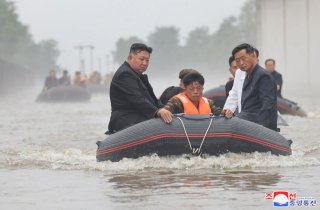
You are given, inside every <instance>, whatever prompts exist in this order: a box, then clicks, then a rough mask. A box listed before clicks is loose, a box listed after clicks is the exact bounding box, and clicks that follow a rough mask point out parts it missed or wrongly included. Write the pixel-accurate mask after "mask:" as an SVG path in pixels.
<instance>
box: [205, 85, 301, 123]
mask: <svg viewBox="0 0 320 210" xmlns="http://www.w3.org/2000/svg"><path fill="white" fill-rule="evenodd" d="M203 96H204V97H207V98H210V99H213V100H214V102H215V103H216V104H217V106H219V107H221V108H222V107H223V106H224V103H225V102H226V90H225V87H224V86H223V85H222V86H219V87H217V88H213V89H210V90H208V91H206V92H204V93H203ZM277 108H278V111H279V112H280V114H288V115H296V116H300V117H306V116H307V114H306V113H305V112H304V111H303V110H302V109H301V108H300V106H298V104H297V103H295V102H293V101H291V100H288V99H285V98H279V97H278V98H277Z"/></svg>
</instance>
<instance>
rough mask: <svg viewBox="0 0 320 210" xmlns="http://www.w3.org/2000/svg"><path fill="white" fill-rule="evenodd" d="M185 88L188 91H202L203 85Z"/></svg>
mask: <svg viewBox="0 0 320 210" xmlns="http://www.w3.org/2000/svg"><path fill="white" fill-rule="evenodd" d="M187 90H189V91H190V92H195V91H197V92H199V91H202V90H203V87H202V86H197V87H190V86H189V87H187Z"/></svg>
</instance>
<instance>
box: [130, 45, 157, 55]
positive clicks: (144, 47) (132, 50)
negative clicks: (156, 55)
mask: <svg viewBox="0 0 320 210" xmlns="http://www.w3.org/2000/svg"><path fill="white" fill-rule="evenodd" d="M141 51H147V52H148V53H150V54H151V53H152V48H151V47H148V46H147V45H145V44H142V43H134V44H132V45H131V47H130V52H129V53H130V54H137V53H139V52H141Z"/></svg>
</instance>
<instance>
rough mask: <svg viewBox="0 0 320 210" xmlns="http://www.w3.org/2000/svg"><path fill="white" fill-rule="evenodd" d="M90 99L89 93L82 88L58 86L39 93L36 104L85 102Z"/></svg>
mask: <svg viewBox="0 0 320 210" xmlns="http://www.w3.org/2000/svg"><path fill="white" fill-rule="evenodd" d="M90 98H91V95H90V93H89V92H88V91H87V90H86V89H85V88H83V87H78V86H58V87H53V88H51V89H49V90H48V91H45V92H42V93H40V95H39V96H38V98H37V100H36V101H38V102H85V101H89V100H90Z"/></svg>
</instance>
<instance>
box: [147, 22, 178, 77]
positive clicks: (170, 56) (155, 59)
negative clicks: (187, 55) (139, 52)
mask: <svg viewBox="0 0 320 210" xmlns="http://www.w3.org/2000/svg"><path fill="white" fill-rule="evenodd" d="M148 44H149V45H150V46H151V47H152V48H153V49H154V51H153V52H152V68H153V69H154V71H152V72H153V73H154V74H157V75H163V74H167V73H170V72H172V70H173V69H175V68H176V66H177V64H179V62H180V58H181V48H180V46H179V30H178V29H177V28H175V27H157V28H156V30H155V31H154V32H153V33H151V34H150V35H149V36H148Z"/></svg>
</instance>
